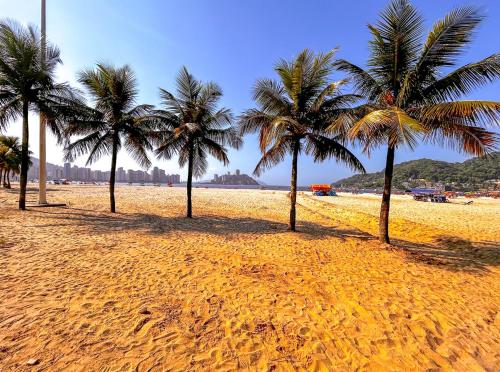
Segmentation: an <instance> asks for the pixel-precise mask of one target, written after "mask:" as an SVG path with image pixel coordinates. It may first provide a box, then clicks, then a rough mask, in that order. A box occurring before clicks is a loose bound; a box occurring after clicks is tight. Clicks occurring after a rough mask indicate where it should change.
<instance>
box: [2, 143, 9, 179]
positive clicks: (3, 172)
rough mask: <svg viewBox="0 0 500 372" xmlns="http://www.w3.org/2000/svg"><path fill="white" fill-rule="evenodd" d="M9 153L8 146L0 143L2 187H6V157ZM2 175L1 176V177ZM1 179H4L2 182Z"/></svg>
mask: <svg viewBox="0 0 500 372" xmlns="http://www.w3.org/2000/svg"><path fill="white" fill-rule="evenodd" d="M8 153H9V148H8V147H7V146H5V145H3V144H1V143H0V184H2V186H3V187H6V181H5V178H6V174H7V172H8V170H7V168H8V166H7V161H8V160H7V157H8ZM2 177H3V178H2ZM2 179H3V180H4V181H3V182H2Z"/></svg>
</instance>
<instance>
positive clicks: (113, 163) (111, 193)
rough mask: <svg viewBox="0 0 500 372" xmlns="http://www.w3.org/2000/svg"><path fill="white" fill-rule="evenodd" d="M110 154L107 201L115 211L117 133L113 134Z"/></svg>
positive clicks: (113, 211)
mask: <svg viewBox="0 0 500 372" xmlns="http://www.w3.org/2000/svg"><path fill="white" fill-rule="evenodd" d="M112 151H113V152H112V154H111V172H110V175H109V203H110V206H111V213H116V207H115V174H116V158H117V156H118V154H117V152H118V135H117V134H113V150H112Z"/></svg>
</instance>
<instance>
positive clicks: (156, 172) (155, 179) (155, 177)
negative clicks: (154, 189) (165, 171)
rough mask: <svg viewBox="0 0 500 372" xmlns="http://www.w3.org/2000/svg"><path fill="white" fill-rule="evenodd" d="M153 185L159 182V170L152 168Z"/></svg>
mask: <svg viewBox="0 0 500 372" xmlns="http://www.w3.org/2000/svg"><path fill="white" fill-rule="evenodd" d="M152 176H153V177H152V178H153V183H159V182H160V170H159V169H158V167H154V168H153V175H152Z"/></svg>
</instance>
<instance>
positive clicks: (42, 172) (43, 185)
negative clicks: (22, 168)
mask: <svg viewBox="0 0 500 372" xmlns="http://www.w3.org/2000/svg"><path fill="white" fill-rule="evenodd" d="M41 23H42V34H41V36H42V40H41V52H42V53H41V54H42V55H41V56H40V58H41V59H42V65H43V64H44V63H45V54H46V48H47V39H46V31H47V30H46V8H45V0H42V22H41ZM45 134H46V130H45V117H44V115H43V113H40V164H39V167H38V170H39V175H38V182H39V187H38V189H39V191H38V204H47V171H46V165H47V164H46V161H47V156H46V155H47V154H46V138H45Z"/></svg>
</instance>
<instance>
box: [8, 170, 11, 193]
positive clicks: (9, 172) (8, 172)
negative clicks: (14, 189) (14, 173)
mask: <svg viewBox="0 0 500 372" xmlns="http://www.w3.org/2000/svg"><path fill="white" fill-rule="evenodd" d="M7 188H8V189H10V188H11V187H10V172H7Z"/></svg>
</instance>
